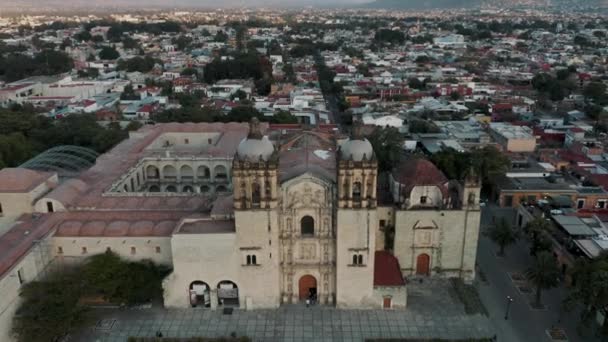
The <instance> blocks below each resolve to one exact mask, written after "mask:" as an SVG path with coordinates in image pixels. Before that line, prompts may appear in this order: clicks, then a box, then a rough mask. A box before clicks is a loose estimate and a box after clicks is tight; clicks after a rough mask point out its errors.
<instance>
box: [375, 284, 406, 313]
mask: <svg viewBox="0 0 608 342" xmlns="http://www.w3.org/2000/svg"><path fill="white" fill-rule="evenodd" d="M385 297H389V298H390V299H391V307H390V308H384V298H385ZM374 303H375V304H376V305H377V307H378V308H384V309H392V310H398V309H400V310H403V309H405V308H406V307H407V287H406V286H377V287H374Z"/></svg>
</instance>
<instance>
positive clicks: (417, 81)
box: [407, 77, 426, 90]
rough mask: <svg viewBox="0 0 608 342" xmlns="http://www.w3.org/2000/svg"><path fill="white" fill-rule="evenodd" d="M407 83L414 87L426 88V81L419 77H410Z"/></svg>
mask: <svg viewBox="0 0 608 342" xmlns="http://www.w3.org/2000/svg"><path fill="white" fill-rule="evenodd" d="M407 84H408V86H409V87H410V88H412V89H418V90H424V89H425V88H426V83H425V82H424V81H421V80H420V79H419V78H417V77H412V78H410V79H409V80H408V81H407Z"/></svg>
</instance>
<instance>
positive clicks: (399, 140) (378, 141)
mask: <svg viewBox="0 0 608 342" xmlns="http://www.w3.org/2000/svg"><path fill="white" fill-rule="evenodd" d="M369 141H370V143H371V144H372V146H373V148H374V154H375V155H376V158H377V159H378V168H379V169H380V170H381V171H390V170H392V169H393V168H394V167H396V166H397V164H398V163H399V160H400V159H401V155H402V154H403V141H404V138H403V135H402V134H401V133H399V130H398V129H397V128H395V127H383V128H380V127H379V128H376V129H375V130H374V131H373V132H372V134H371V135H370V136H369Z"/></svg>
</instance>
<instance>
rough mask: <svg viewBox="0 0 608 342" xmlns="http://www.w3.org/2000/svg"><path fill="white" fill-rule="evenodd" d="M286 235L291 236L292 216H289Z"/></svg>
mask: <svg viewBox="0 0 608 342" xmlns="http://www.w3.org/2000/svg"><path fill="white" fill-rule="evenodd" d="M285 235H287V236H291V217H288V218H287V227H285Z"/></svg>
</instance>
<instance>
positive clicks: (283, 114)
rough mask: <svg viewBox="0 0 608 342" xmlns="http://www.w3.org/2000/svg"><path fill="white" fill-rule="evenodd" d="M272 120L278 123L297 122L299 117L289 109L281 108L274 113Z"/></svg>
mask: <svg viewBox="0 0 608 342" xmlns="http://www.w3.org/2000/svg"><path fill="white" fill-rule="evenodd" d="M270 122H272V123H277V124H297V123H298V118H297V117H296V116H295V115H292V114H291V113H290V112H289V111H286V110H279V111H278V112H276V113H274V115H273V116H272V118H271V119H270Z"/></svg>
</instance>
